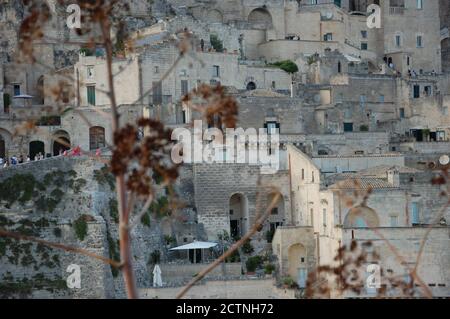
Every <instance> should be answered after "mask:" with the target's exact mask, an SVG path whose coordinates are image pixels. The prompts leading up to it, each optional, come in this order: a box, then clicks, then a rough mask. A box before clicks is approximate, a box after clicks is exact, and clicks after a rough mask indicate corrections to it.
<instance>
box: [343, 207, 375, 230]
mask: <svg viewBox="0 0 450 319" xmlns="http://www.w3.org/2000/svg"><path fill="white" fill-rule="evenodd" d="M379 225H380V222H379V219H378V215H377V213H376V212H375V211H374V210H373V209H372V208H369V207H365V206H358V207H353V208H352V209H350V211H349V212H348V214H347V215H346V216H345V220H344V227H346V228H373V227H379Z"/></svg>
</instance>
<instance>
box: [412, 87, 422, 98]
mask: <svg viewBox="0 0 450 319" xmlns="http://www.w3.org/2000/svg"><path fill="white" fill-rule="evenodd" d="M413 91H414V92H413V97H414V98H415V99H418V98H420V85H414V88H413Z"/></svg>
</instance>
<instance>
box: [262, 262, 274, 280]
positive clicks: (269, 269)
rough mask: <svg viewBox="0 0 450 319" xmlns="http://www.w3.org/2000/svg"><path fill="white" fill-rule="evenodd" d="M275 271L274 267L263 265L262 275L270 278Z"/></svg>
mask: <svg viewBox="0 0 450 319" xmlns="http://www.w3.org/2000/svg"><path fill="white" fill-rule="evenodd" d="M274 271H275V265H274V264H265V265H264V273H265V274H266V277H271V276H272V273H273V272H274Z"/></svg>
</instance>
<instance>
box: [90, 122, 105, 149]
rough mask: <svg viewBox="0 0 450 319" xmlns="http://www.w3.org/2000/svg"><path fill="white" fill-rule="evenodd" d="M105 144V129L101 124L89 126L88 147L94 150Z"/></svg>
mask: <svg viewBox="0 0 450 319" xmlns="http://www.w3.org/2000/svg"><path fill="white" fill-rule="evenodd" d="M105 146H106V142H105V129H104V128H103V127H101V126H94V127H91V128H90V129H89V149H90V150H91V151H94V150H97V149H99V148H104V147H105Z"/></svg>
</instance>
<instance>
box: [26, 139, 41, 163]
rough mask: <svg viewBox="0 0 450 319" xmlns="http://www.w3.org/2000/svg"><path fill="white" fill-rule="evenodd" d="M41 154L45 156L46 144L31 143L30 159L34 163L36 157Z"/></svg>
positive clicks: (39, 142)
mask: <svg viewBox="0 0 450 319" xmlns="http://www.w3.org/2000/svg"><path fill="white" fill-rule="evenodd" d="M39 153H41V154H42V155H44V156H45V144H44V142H41V141H32V142H30V149H29V154H30V159H31V160H32V161H34V157H35V156H36V155H38V154H39Z"/></svg>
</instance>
